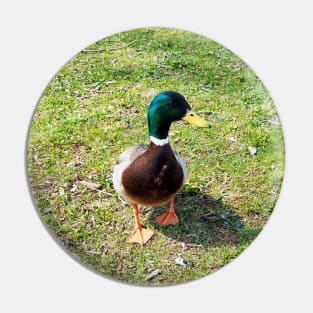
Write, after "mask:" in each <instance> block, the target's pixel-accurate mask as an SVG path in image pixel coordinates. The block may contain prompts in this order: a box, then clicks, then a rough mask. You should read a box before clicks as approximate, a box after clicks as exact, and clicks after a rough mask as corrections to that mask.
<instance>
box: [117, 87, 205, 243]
mask: <svg viewBox="0 0 313 313" xmlns="http://www.w3.org/2000/svg"><path fill="white" fill-rule="evenodd" d="M177 120H185V121H187V122H189V123H191V124H194V125H196V126H199V127H209V126H210V125H209V123H208V122H207V121H205V120H204V119H203V118H201V117H199V116H197V115H196V114H195V113H194V112H193V111H192V110H191V107H190V105H189V104H188V102H187V101H186V99H185V98H184V97H183V96H182V95H181V94H180V93H178V92H175V91H171V90H170V91H163V92H160V93H159V94H157V95H156V96H155V97H154V99H153V100H152V102H151V104H150V106H149V109H148V127H149V136H150V144H149V145H141V146H133V147H130V148H129V149H127V150H126V151H124V152H123V153H122V154H121V155H120V156H119V158H118V163H117V165H115V167H114V171H113V185H114V188H115V190H116V191H117V192H118V193H119V194H120V195H121V196H122V197H123V198H124V199H125V200H126V201H127V202H128V203H130V204H131V205H132V206H133V211H134V216H135V224H136V226H135V230H134V231H133V232H132V234H131V235H130V236H129V237H128V238H127V242H129V243H139V244H141V245H144V244H145V243H146V242H147V241H148V240H149V239H150V238H151V237H152V235H153V230H150V229H146V228H143V227H142V225H141V223H140V221H139V217H138V204H140V205H142V206H156V205H160V204H163V203H166V202H169V203H170V208H169V210H168V211H167V212H166V213H164V214H162V215H160V216H158V217H157V219H156V220H157V221H158V222H159V223H160V225H162V226H166V225H170V224H173V225H175V224H177V223H178V222H179V219H178V217H177V215H176V213H175V210H174V196H175V194H176V193H177V192H178V191H179V190H180V189H181V188H182V187H183V185H184V182H185V179H186V164H185V162H184V161H183V160H182V159H181V158H180V157H179V156H178V154H177V153H176V152H175V151H174V150H173V149H172V148H171V146H170V144H169V140H168V132H169V128H170V126H171V123H172V122H174V121H177Z"/></svg>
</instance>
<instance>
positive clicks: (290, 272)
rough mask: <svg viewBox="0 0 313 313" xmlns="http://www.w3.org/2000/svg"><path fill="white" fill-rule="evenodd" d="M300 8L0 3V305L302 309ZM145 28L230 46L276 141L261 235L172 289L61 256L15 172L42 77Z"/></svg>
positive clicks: (306, 80) (306, 275) (304, 197)
mask: <svg viewBox="0 0 313 313" xmlns="http://www.w3.org/2000/svg"><path fill="white" fill-rule="evenodd" d="M17 2H18V1H17ZM310 9H311V8H310V5H309V1H300V0H299V1H297V2H293V1H290V2H288V3H285V2H283V1H276V2H274V1H273V2H270V1H262V2H261V1H256V2H253V3H250V2H248V1H247V2H246V1H238V0H237V1H233V2H227V1H219V2H217V1H216V2H213V1H207V2H205V1H203V2H197V1H194V2H192V3H188V4H184V3H183V2H180V1H178V0H177V1H163V0H162V1H158V2H155V3H154V4H152V3H151V4H147V3H145V2H141V1H129V2H125V3H124V2H123V1H114V2H112V3H110V4H106V3H104V2H100V1H88V2H83V1H67V2H65V1H64V2H61V1H60V2H59V1H54V2H52V1H45V2H43V3H41V2H37V1H34V0H30V1H27V2H22V1H19V3H18V5H17V3H16V2H12V3H10V4H6V5H5V7H4V8H1V11H2V12H5V14H3V17H2V18H1V19H0V23H1V25H0V26H1V28H0V29H2V30H5V31H6V32H5V35H4V36H3V42H2V44H3V43H4V45H3V46H2V48H1V52H2V57H1V61H0V62H1V69H2V71H1V87H2V88H1V89H3V90H4V92H3V94H2V101H3V103H2V104H1V123H0V126H1V143H2V146H1V150H2V153H1V169H2V171H1V172H2V173H4V175H2V177H1V178H2V179H1V189H0V190H1V198H2V199H1V220H2V223H1V226H0V238H1V250H2V253H1V254H2V257H1V264H2V266H1V269H0V271H1V272H0V277H1V282H0V287H1V296H2V297H1V298H2V300H1V303H0V308H1V311H3V312H21V311H32V312H41V311H42V310H43V309H44V310H45V311H46V312H55V311H57V310H58V311H60V310H61V311H64V312H66V311H68V312H73V311H75V312H86V311H88V312H89V311H94V310H97V311H98V310H103V311H106V310H108V311H111V310H114V311H122V310H125V311H126V310H127V311H128V312H135V311H136V312H137V310H138V309H140V310H149V311H150V312H160V311H161V310H162V309H163V308H164V307H165V308H166V311H169V310H171V309H172V310H175V311H178V312H189V311H191V310H195V309H199V310H205V311H206V310H207V311H212V312H229V311H235V312H237V311H240V312H251V311H253V312H265V311H267V310H269V311H271V312H273V311H277V310H279V311H284V312H295V311H298V312H308V311H310V309H311V310H312V309H313V305H312V302H311V300H310V298H311V294H310V293H311V291H310V290H309V289H308V287H309V286H310V285H309V283H310V284H311V282H312V278H313V271H312V264H313V263H312V262H313V260H312V255H311V254H310V252H309V251H310V250H311V249H312V248H311V247H312V237H313V236H312V235H313V234H312V229H313V227H312V226H311V223H312V221H313V215H312V212H313V210H312V209H311V207H312V204H311V201H312V200H311V197H310V196H311V193H312V191H311V189H312V182H311V176H310V174H311V175H312V174H313V173H312V165H311V162H312V160H311V159H312V144H311V142H312V139H311V137H312V135H311V134H312V126H311V125H312V124H311V116H312V96H311V93H312V86H311V82H312V77H311V75H312V73H311V71H312V69H313V68H312V59H311V55H313V51H312V46H310V45H309V44H310V38H311V33H310V29H312V28H313V27H312V26H313V25H312V24H313V23H312V19H311V17H310V14H309V12H311V10H310ZM2 24H3V25H2ZM146 26H166V27H175V28H181V29H185V30H189V31H193V32H195V33H199V34H201V35H204V36H207V37H208V38H211V39H213V40H216V41H217V42H219V43H220V44H222V45H224V46H226V47H227V48H228V49H230V50H231V51H233V52H234V53H236V54H237V55H238V56H239V57H240V58H241V59H242V60H243V61H245V62H246V63H247V64H248V65H249V66H250V67H251V68H252V70H253V71H255V72H256V74H257V75H258V76H259V77H260V79H261V80H262V82H263V83H264V84H265V86H266V88H267V89H268V90H269V92H270V93H271V95H272V98H273V99H274V102H275V104H276V107H277V110H278V112H279V114H280V117H281V120H282V123H283V128H284V134H285V142H286V171H285V178H284V184H283V188H282V193H281V196H280V198H279V200H278V202H277V205H276V208H275V210H274V213H273V214H272V216H271V218H270V220H269V222H268V223H267V225H266V226H265V228H264V230H263V231H262V232H261V234H260V235H259V236H258V237H257V239H256V240H255V241H254V242H253V244H252V245H251V246H250V247H249V248H248V249H246V250H245V251H244V252H243V253H242V254H241V255H240V256H239V257H237V258H236V259H235V260H234V261H233V262H231V263H230V264H229V265H227V266H225V267H224V268H223V269H222V270H219V271H218V272H216V273H215V274H212V275H209V276H208V277H206V278H203V279H200V280H197V281H194V282H192V283H189V284H184V285H179V286H176V287H160V288H143V287H133V286H129V285H124V284H121V283H117V282H115V281H112V280H109V279H105V278H103V277H102V276H100V275H97V274H95V273H93V272H91V271H89V270H87V269H86V268H85V267H83V266H81V265H80V264H79V263H77V262H75V261H73V259H72V258H70V257H69V256H68V255H67V254H66V253H64V251H63V250H62V249H61V248H60V247H59V246H58V245H57V244H56V242H55V241H54V240H53V239H52V238H51V237H50V235H49V234H48V232H47V231H46V229H45V228H44V226H43V224H42V223H41V222H40V220H39V218H38V215H37V213H36V211H35V209H34V207H33V203H32V201H31V197H30V194H29V192H28V187H27V182H26V177H25V166H24V165H25V164H24V156H25V140H26V134H27V130H28V127H29V123H30V120H31V116H32V113H33V110H34V109H35V105H36V103H37V101H38V99H39V97H40V95H41V93H42V91H43V90H44V89H45V87H46V86H47V84H48V83H49V81H50V79H51V78H52V77H53V76H54V75H55V73H57V72H58V70H59V69H60V67H62V66H63V65H64V64H65V63H66V62H67V61H68V60H69V59H71V58H72V57H73V56H74V55H75V54H76V53H77V52H79V51H80V50H81V49H83V48H85V47H86V46H88V45H89V44H91V43H93V42H95V41H97V40H99V39H102V38H103V37H106V36H108V35H111V34H114V33H117V32H120V31H124V30H129V29H133V28H138V27H146ZM309 99H311V103H310V102H309Z"/></svg>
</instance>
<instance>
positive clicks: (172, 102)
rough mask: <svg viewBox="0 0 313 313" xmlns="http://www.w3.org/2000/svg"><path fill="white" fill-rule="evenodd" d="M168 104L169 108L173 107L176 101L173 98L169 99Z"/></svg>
mask: <svg viewBox="0 0 313 313" xmlns="http://www.w3.org/2000/svg"><path fill="white" fill-rule="evenodd" d="M168 106H169V107H171V108H174V107H176V103H175V102H174V101H173V100H170V101H169V102H168Z"/></svg>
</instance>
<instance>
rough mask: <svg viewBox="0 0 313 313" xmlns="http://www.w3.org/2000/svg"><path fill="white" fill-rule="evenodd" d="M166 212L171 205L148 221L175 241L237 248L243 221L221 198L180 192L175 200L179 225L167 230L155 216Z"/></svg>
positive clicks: (152, 215)
mask: <svg viewBox="0 0 313 313" xmlns="http://www.w3.org/2000/svg"><path fill="white" fill-rule="evenodd" d="M166 210H168V206H162V207H157V208H155V209H154V210H153V212H152V214H151V216H150V220H149V221H150V223H151V224H153V225H154V228H155V229H158V231H160V232H162V233H163V234H165V235H166V236H168V237H170V238H173V239H175V240H176V241H180V242H184V243H185V244H194V245H201V246H204V247H207V246H210V247H214V246H220V245H225V244H228V245H229V244H231V245H237V244H238V242H239V233H240V229H241V228H242V227H243V221H242V219H241V218H240V216H239V215H238V214H236V213H235V209H234V208H231V207H230V206H228V205H226V204H225V203H224V202H223V201H222V199H218V200H217V199H215V198H213V197H212V196H210V195H207V194H204V193H201V192H199V191H188V192H186V191H185V192H184V191H183V192H180V193H179V194H178V195H176V197H175V211H176V213H177V215H178V217H179V223H178V224H177V225H169V226H165V227H164V226H160V225H159V224H158V223H157V222H156V217H157V216H158V215H160V214H161V213H163V212H165V211H166Z"/></svg>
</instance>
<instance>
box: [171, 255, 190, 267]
mask: <svg viewBox="0 0 313 313" xmlns="http://www.w3.org/2000/svg"><path fill="white" fill-rule="evenodd" d="M175 264H177V265H181V266H187V265H188V264H190V262H189V261H187V260H185V259H184V258H181V257H178V258H176V259H175Z"/></svg>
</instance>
